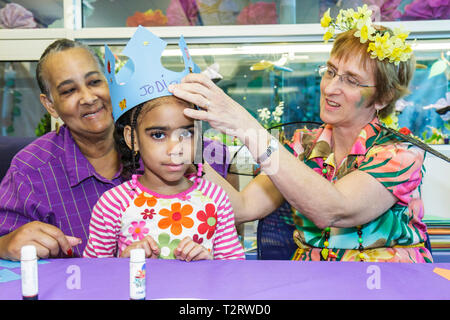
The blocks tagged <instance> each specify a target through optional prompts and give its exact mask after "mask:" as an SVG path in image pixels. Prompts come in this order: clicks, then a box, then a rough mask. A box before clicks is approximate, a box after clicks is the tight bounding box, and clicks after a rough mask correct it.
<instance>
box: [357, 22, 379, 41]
mask: <svg viewBox="0 0 450 320" xmlns="http://www.w3.org/2000/svg"><path fill="white" fill-rule="evenodd" d="M356 27H357V28H358V31H356V32H355V37H359V41H360V42H361V43H366V42H367V40H373V34H374V33H375V29H374V28H373V27H372V25H371V24H370V22H369V23H367V21H364V20H359V21H358V23H357V25H356Z"/></svg>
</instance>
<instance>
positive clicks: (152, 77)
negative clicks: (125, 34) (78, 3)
mask: <svg viewBox="0 0 450 320" xmlns="http://www.w3.org/2000/svg"><path fill="white" fill-rule="evenodd" d="M166 46H167V43H166V42H165V41H164V40H162V39H160V38H159V37H158V36H156V35H154V34H153V33H151V32H150V31H148V30H147V29H146V28H144V27H142V26H139V27H138V28H137V30H136V32H135V33H134V35H133V37H132V38H131V39H130V40H129V41H128V43H127V45H126V47H125V49H124V50H123V54H124V55H126V56H127V57H128V58H129V59H128V61H127V63H125V65H124V66H123V67H122V68H121V69H120V71H119V72H118V73H117V75H116V74H115V62H116V59H115V58H114V54H113V53H112V52H111V50H110V49H109V47H108V46H107V45H105V76H106V78H107V80H108V85H109V92H110V95H111V103H112V110H113V118H114V122H116V121H117V119H119V118H120V116H122V115H123V114H124V113H125V112H127V111H128V110H130V109H132V108H133V107H135V106H137V105H139V104H141V103H143V102H146V101H149V100H152V99H156V98H159V97H163V96H170V95H172V93H170V92H169V91H168V89H167V87H168V86H169V85H170V84H173V83H180V82H181V79H182V78H183V77H184V76H186V75H187V74H188V73H189V72H195V73H198V72H200V68H199V67H198V66H197V65H196V64H195V63H194V62H193V61H192V58H191V56H190V55H189V51H188V48H187V46H186V42H185V41H184V38H183V36H181V37H180V40H179V42H178V46H179V47H180V50H181V53H182V55H183V60H184V66H185V68H184V70H183V71H181V72H175V71H171V70H168V69H166V68H164V67H163V66H162V64H161V54H162V52H163V51H164V49H165V47H166Z"/></svg>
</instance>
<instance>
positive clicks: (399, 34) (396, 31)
mask: <svg viewBox="0 0 450 320" xmlns="http://www.w3.org/2000/svg"><path fill="white" fill-rule="evenodd" d="M394 36H396V37H397V38H399V39H401V40H402V41H405V40H406V38H408V36H409V32H404V31H403V28H394Z"/></svg>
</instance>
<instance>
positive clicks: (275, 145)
mask: <svg viewBox="0 0 450 320" xmlns="http://www.w3.org/2000/svg"><path fill="white" fill-rule="evenodd" d="M277 150H278V140H277V139H275V138H274V137H270V142H269V145H268V146H267V149H266V151H264V153H263V154H262V155H260V156H259V157H258V159H256V162H257V163H258V164H261V163H262V162H264V161H266V160H267V159H269V157H270V156H271V155H272V153H274V152H275V151H277Z"/></svg>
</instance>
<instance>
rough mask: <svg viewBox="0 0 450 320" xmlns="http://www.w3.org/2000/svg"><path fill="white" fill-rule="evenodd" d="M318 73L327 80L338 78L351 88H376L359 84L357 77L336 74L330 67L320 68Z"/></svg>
mask: <svg viewBox="0 0 450 320" xmlns="http://www.w3.org/2000/svg"><path fill="white" fill-rule="evenodd" d="M318 72H319V75H320V76H321V77H322V78H324V79H327V80H332V79H334V77H336V76H338V77H339V80H340V81H341V82H342V83H344V84H345V85H346V86H347V87H349V88H358V87H363V88H369V87H375V86H371V85H367V84H360V83H359V82H358V80H356V79H355V77H353V76H351V75H349V74H346V73H344V74H338V73H337V72H336V70H334V69H333V68H330V67H329V66H320V67H319V70H318Z"/></svg>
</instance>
